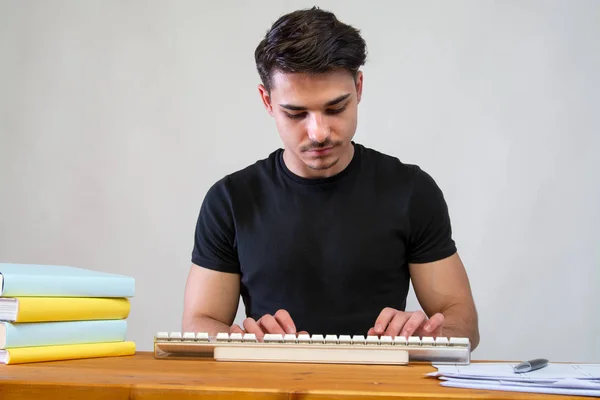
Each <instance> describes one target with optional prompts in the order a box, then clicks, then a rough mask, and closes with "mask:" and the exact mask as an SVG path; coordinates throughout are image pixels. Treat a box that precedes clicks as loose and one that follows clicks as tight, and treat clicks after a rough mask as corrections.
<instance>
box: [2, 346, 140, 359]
mask: <svg viewBox="0 0 600 400" xmlns="http://www.w3.org/2000/svg"><path fill="white" fill-rule="evenodd" d="M133 354H135V343H134V342H111V343H85V344H67V345H58V346H37V347H17V348H14V349H7V350H0V364H23V363H32V362H44V361H61V360H74V359H81V358H97V357H117V356H130V355H133Z"/></svg>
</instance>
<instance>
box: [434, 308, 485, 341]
mask: <svg viewBox="0 0 600 400" xmlns="http://www.w3.org/2000/svg"><path fill="white" fill-rule="evenodd" d="M442 314H443V315H444V325H443V328H442V331H443V334H444V336H446V337H467V338H469V340H470V341H471V350H475V348H476V347H477V346H478V345H479V322H478V318H477V311H476V310H475V307H473V306H468V305H464V304H456V305H453V306H451V307H448V308H447V309H446V310H444V311H443V312H442Z"/></svg>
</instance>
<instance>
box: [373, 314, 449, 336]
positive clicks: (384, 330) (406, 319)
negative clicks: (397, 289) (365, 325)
mask: <svg viewBox="0 0 600 400" xmlns="http://www.w3.org/2000/svg"><path fill="white" fill-rule="evenodd" d="M443 325H444V316H443V315H442V314H440V313H437V314H434V315H432V316H431V318H427V315H425V313H424V312H423V311H414V312H404V311H398V310H396V309H394V308H390V307H386V308H384V309H383V310H382V311H381V313H380V314H379V316H378V317H377V320H376V321H375V326H374V327H372V328H371V329H369V331H368V332H367V335H372V336H392V337H393V336H404V337H406V338H408V337H410V336H419V337H423V336H431V337H438V336H442V327H443Z"/></svg>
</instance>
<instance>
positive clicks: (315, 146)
mask: <svg viewBox="0 0 600 400" xmlns="http://www.w3.org/2000/svg"><path fill="white" fill-rule="evenodd" d="M341 144H342V143H341V142H340V141H335V142H334V141H333V140H331V139H326V140H325V141H324V142H321V143H319V142H311V143H310V144H308V145H306V146H302V147H301V148H300V150H301V151H312V150H320V149H323V148H326V147H334V146H339V145H341Z"/></svg>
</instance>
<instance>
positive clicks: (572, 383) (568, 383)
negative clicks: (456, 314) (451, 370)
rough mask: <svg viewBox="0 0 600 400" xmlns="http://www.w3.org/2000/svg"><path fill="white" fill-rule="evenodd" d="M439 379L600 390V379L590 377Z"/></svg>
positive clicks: (482, 383)
mask: <svg viewBox="0 0 600 400" xmlns="http://www.w3.org/2000/svg"><path fill="white" fill-rule="evenodd" d="M439 379H441V380H443V381H447V382H456V383H463V384H469V383H474V384H477V385H486V384H487V385H509V386H529V387H554V388H569V389H594V390H600V380H588V379H560V380H556V381H553V382H525V381H521V382H519V381H510V380H496V379H471V378H452V377H445V376H441V377H439Z"/></svg>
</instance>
